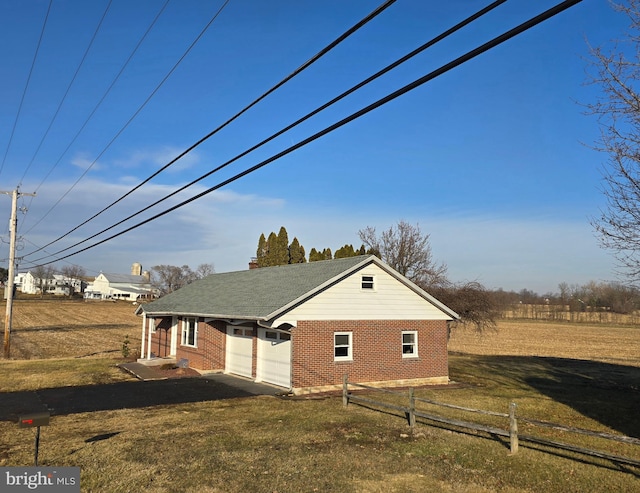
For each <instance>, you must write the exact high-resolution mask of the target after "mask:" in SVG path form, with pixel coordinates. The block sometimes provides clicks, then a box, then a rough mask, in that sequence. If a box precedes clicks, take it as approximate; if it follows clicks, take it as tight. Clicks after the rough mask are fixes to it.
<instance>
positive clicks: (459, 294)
mask: <svg viewBox="0 0 640 493" xmlns="http://www.w3.org/2000/svg"><path fill="white" fill-rule="evenodd" d="M430 294H432V295H433V296H435V297H436V298H437V299H438V300H440V301H442V302H443V303H444V304H445V305H447V306H448V307H449V308H451V309H452V310H454V311H455V312H456V313H457V314H458V315H460V323H461V324H463V325H467V326H471V327H473V328H474V329H475V330H476V331H478V332H483V331H486V330H495V329H496V326H497V325H496V319H497V318H498V317H499V316H500V306H499V304H498V303H497V300H496V298H495V296H493V294H492V293H491V292H490V291H488V290H487V289H486V288H485V287H484V286H483V285H482V284H480V283H478V282H475V281H472V282H465V283H462V284H449V285H440V286H437V287H434V288H433V289H432V290H431V292H430Z"/></svg>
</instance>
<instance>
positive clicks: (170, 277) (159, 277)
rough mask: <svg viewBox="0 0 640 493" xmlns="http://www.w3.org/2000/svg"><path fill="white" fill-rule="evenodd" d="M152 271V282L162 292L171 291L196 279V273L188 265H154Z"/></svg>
mask: <svg viewBox="0 0 640 493" xmlns="http://www.w3.org/2000/svg"><path fill="white" fill-rule="evenodd" d="M151 270H152V271H153V284H154V285H155V287H157V288H158V289H159V290H160V292H161V293H162V294H168V293H172V292H173V291H175V290H177V289H180V288H181V287H183V286H186V285H187V284H190V283H191V282H193V281H195V280H196V278H197V277H196V274H195V273H194V272H193V271H192V270H191V268H190V267H189V266H188V265H183V266H182V267H176V266H175V265H155V266H153V267H151Z"/></svg>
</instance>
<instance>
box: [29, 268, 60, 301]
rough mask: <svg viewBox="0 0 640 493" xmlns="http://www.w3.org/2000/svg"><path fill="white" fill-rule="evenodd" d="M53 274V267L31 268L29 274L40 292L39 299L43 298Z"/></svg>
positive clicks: (54, 270)
mask: <svg viewBox="0 0 640 493" xmlns="http://www.w3.org/2000/svg"><path fill="white" fill-rule="evenodd" d="M55 272H56V268H55V267H54V266H53V265H36V266H35V267H34V268H33V271H32V273H31V274H32V275H33V277H34V278H35V281H36V286H37V287H38V289H39V290H40V297H41V298H44V294H45V292H46V291H47V288H48V287H49V285H50V283H51V279H52V278H53V274H55Z"/></svg>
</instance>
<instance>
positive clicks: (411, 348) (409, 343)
mask: <svg viewBox="0 0 640 493" xmlns="http://www.w3.org/2000/svg"><path fill="white" fill-rule="evenodd" d="M402 357H403V358H417V357H418V333H417V332H416V331H415V330H411V331H403V332H402Z"/></svg>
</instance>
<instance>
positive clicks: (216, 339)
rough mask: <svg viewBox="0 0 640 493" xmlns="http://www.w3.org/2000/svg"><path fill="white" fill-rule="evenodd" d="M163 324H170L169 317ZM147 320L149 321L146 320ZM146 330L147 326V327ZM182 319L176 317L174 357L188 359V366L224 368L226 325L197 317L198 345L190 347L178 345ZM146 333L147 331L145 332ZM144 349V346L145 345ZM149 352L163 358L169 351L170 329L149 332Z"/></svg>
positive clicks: (202, 368)
mask: <svg viewBox="0 0 640 493" xmlns="http://www.w3.org/2000/svg"><path fill="white" fill-rule="evenodd" d="M167 319H168V320H167V321H165V324H167V325H169V326H170V325H171V317H167ZM161 320H162V318H161V317H158V318H156V327H158V326H159V325H160V323H161V322H160V321H161ZM148 322H149V321H148ZM147 330H148V327H147ZM181 330H182V319H181V318H178V334H177V348H176V358H177V359H178V360H180V359H182V358H185V359H187V360H189V366H190V367H191V368H196V369H198V370H224V355H225V349H226V346H225V344H226V338H225V334H226V332H225V330H226V326H225V324H224V323H223V322H220V321H211V322H205V321H204V319H202V318H199V319H198V340H197V345H198V347H195V348H192V347H188V346H182V345H180V337H181V332H180V331H181ZM147 333H148V332H147ZM145 351H146V347H145ZM151 352H152V353H153V354H155V355H156V356H158V357H161V358H164V357H166V356H169V353H170V352H171V329H170V328H169V329H168V330H164V329H157V330H156V331H155V332H154V333H153V334H151Z"/></svg>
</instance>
